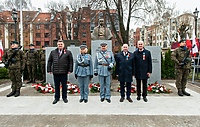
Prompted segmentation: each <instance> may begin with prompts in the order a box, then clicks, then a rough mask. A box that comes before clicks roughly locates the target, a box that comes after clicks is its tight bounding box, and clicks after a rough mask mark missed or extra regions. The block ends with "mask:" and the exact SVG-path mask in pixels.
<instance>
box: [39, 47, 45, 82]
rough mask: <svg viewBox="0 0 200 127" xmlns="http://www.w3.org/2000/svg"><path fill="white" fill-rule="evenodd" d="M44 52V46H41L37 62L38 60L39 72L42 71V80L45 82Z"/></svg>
mask: <svg viewBox="0 0 200 127" xmlns="http://www.w3.org/2000/svg"><path fill="white" fill-rule="evenodd" d="M45 52H46V46H42V51H40V53H39V62H40V67H41V72H42V82H46V64H45V62H46V61H45V58H46V55H45Z"/></svg>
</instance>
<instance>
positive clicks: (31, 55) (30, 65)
mask: <svg viewBox="0 0 200 127" xmlns="http://www.w3.org/2000/svg"><path fill="white" fill-rule="evenodd" d="M26 64H27V69H28V75H29V81H28V82H27V83H35V79H36V73H37V72H36V70H37V64H38V53H37V51H36V50H35V47H34V44H30V45H29V50H28V51H27V53H26Z"/></svg>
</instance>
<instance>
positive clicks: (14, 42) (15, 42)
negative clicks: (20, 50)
mask: <svg viewBox="0 0 200 127" xmlns="http://www.w3.org/2000/svg"><path fill="white" fill-rule="evenodd" d="M10 44H19V42H17V41H11V43H10Z"/></svg>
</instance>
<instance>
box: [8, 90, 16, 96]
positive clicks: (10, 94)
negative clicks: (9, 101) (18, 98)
mask: <svg viewBox="0 0 200 127" xmlns="http://www.w3.org/2000/svg"><path fill="white" fill-rule="evenodd" d="M15 93H16V91H12V92H10V93H9V94H8V95H6V97H11V96H14V95H15Z"/></svg>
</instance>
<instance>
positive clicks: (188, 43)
mask: <svg viewBox="0 0 200 127" xmlns="http://www.w3.org/2000/svg"><path fill="white" fill-rule="evenodd" d="M186 46H187V48H188V49H192V43H191V41H190V39H189V36H188V34H187V35H186Z"/></svg>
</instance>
